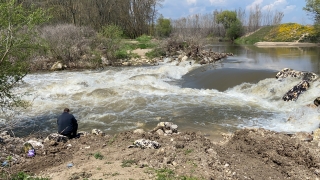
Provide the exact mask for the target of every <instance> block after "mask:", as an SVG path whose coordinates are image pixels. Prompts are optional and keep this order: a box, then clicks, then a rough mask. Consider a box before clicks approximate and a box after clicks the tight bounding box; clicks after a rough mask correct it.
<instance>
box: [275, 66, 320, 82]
mask: <svg viewBox="0 0 320 180" xmlns="http://www.w3.org/2000/svg"><path fill="white" fill-rule="evenodd" d="M287 77H295V78H300V79H302V80H306V81H314V80H316V79H317V78H318V75H317V74H315V73H313V72H303V71H296V70H293V69H290V68H284V69H282V70H281V71H279V72H278V73H277V74H276V78H277V79H283V78H287Z"/></svg>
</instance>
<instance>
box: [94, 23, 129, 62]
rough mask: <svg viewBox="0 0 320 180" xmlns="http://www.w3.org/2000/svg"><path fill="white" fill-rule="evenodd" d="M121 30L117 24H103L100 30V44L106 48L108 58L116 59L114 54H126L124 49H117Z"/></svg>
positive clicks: (121, 33)
mask: <svg viewBox="0 0 320 180" xmlns="http://www.w3.org/2000/svg"><path fill="white" fill-rule="evenodd" d="M123 34H124V33H123V30H122V28H121V27H120V26H117V25H107V26H103V27H102V30H101V32H100V35H101V36H102V37H101V39H102V42H101V44H103V45H104V47H105V49H106V52H105V53H106V56H107V58H108V59H113V60H114V59H116V56H127V53H126V51H125V52H124V51H119V48H120V43H121V37H122V36H123Z"/></svg>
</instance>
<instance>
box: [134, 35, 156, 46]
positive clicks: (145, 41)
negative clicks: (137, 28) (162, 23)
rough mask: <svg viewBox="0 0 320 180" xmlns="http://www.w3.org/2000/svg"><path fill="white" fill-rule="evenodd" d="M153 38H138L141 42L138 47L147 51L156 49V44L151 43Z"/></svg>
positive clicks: (144, 36) (145, 36)
mask: <svg viewBox="0 0 320 180" xmlns="http://www.w3.org/2000/svg"><path fill="white" fill-rule="evenodd" d="M151 39H152V38H151V36H147V35H142V36H140V37H137V38H136V40H137V41H138V42H139V44H138V47H139V48H140V49H147V48H153V47H155V44H154V43H152V42H151Z"/></svg>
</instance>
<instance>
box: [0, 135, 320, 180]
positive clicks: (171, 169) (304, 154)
mask: <svg viewBox="0 0 320 180" xmlns="http://www.w3.org/2000/svg"><path fill="white" fill-rule="evenodd" d="M223 137H224V140H222V141H219V142H218V141H211V140H209V139H208V138H206V137H205V136H203V135H202V134H199V133H195V132H180V133H178V134H172V135H167V136H164V135H159V134H157V133H154V134H151V133H147V132H142V131H141V130H140V131H127V132H122V133H119V134H117V135H115V136H110V135H102V136H100V135H93V134H90V135H87V136H82V137H80V138H78V139H71V140H68V141H67V142H65V143H63V142H57V143H50V142H46V143H44V144H43V147H42V148H41V147H38V148H37V149H36V152H37V153H36V156H35V157H32V158H26V157H25V156H26V155H23V154H20V155H21V156H24V161H22V162H21V163H20V164H16V165H12V167H11V168H9V167H6V168H3V167H2V170H6V171H8V172H11V173H14V172H19V171H24V172H27V173H29V174H35V175H36V176H38V177H39V176H42V177H48V178H50V179H52V180H60V179H85V178H87V179H182V178H184V179H281V180H283V179H317V178H319V177H320V176H319V175H320V165H319V164H320V159H319V156H318V154H319V146H318V143H319V141H318V140H312V138H311V139H310V137H312V135H311V134H308V133H296V134H290V135H288V134H284V133H277V132H273V131H268V130H264V129H242V130H238V131H236V132H235V133H234V134H223ZM29 138H30V137H29ZM141 138H143V139H147V140H151V141H156V142H158V143H159V144H160V146H161V147H160V148H158V149H149V148H146V149H140V148H128V146H130V145H132V143H133V142H134V141H135V140H138V139H141ZM27 139H28V138H26V139H24V140H27ZM39 140H41V139H39V138H38V139H37V141H39ZM15 142H17V141H15ZM16 145H17V144H14V143H12V144H10V146H16ZM8 146H9V145H8V144H4V146H2V147H8ZM11 150H13V149H12V148H11ZM7 151H10V148H7V149H6V152H7Z"/></svg>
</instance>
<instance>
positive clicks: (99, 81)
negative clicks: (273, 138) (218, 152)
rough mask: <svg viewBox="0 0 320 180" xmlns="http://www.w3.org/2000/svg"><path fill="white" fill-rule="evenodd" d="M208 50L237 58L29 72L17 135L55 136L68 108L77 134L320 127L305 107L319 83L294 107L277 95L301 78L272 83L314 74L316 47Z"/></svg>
mask: <svg viewBox="0 0 320 180" xmlns="http://www.w3.org/2000/svg"><path fill="white" fill-rule="evenodd" d="M207 48H211V49H212V50H213V51H216V52H232V53H234V56H231V57H228V58H226V59H223V60H222V61H220V62H216V63H215V64H210V65H202V66H201V65H197V64H194V63H193V61H192V60H190V61H191V62H192V64H191V65H190V63H189V61H188V62H185V63H180V64H179V65H178V66H177V62H175V61H173V62H169V60H170V59H165V60H164V62H160V63H159V65H157V66H144V67H108V68H105V69H104V70H99V71H89V70H87V71H77V72H70V71H61V72H48V73H36V74H29V75H28V76H26V77H25V79H24V81H25V83H24V84H23V85H22V86H20V87H19V88H17V89H16V92H17V93H26V95H25V96H24V100H27V101H29V102H30V103H31V104H32V105H31V106H30V107H29V108H27V109H21V110H19V113H16V114H15V116H14V117H13V118H14V119H16V120H19V121H20V122H24V123H23V124H21V127H19V128H17V129H16V133H18V134H21V135H23V134H28V133H31V132H33V131H39V130H40V131H43V132H48V133H51V132H56V131H57V127H56V119H57V116H59V115H60V114H61V113H62V111H63V109H64V108H65V107H69V108H70V110H71V113H73V114H74V116H75V117H76V119H77V120H78V123H79V130H83V131H91V129H93V128H98V129H101V130H103V131H104V132H106V133H109V134H114V133H117V132H121V131H125V130H134V129H137V128H142V129H145V130H151V129H152V128H154V127H155V126H156V124H157V123H159V122H160V121H170V122H173V123H175V124H177V125H178V126H179V129H180V130H183V131H186V130H192V131H197V132H202V133H204V134H206V135H208V136H211V137H214V136H215V135H217V134H220V133H221V132H233V131H235V130H236V129H238V128H244V127H262V128H266V129H270V130H274V131H281V132H290V133H291V132H297V131H307V132H311V131H312V130H314V129H315V128H317V127H318V126H319V122H320V119H319V112H320V111H319V110H318V109H315V108H309V107H307V106H306V105H307V104H312V103H313V100H314V99H315V98H316V97H318V96H319V95H320V88H319V85H320V83H319V81H316V82H314V83H312V84H311V88H310V89H309V90H308V91H306V92H305V93H304V94H302V95H301V96H300V97H299V99H298V100H297V101H293V102H284V101H283V100H282V99H281V98H282V96H283V95H284V94H285V93H286V92H287V91H288V90H289V89H290V88H292V87H293V86H294V85H296V84H298V83H299V82H300V80H299V79H295V78H287V79H283V80H278V79H276V78H275V75H276V73H277V72H278V71H279V70H281V69H282V68H285V67H287V68H292V69H295V70H300V71H312V72H315V73H317V74H318V73H319V67H320V66H319V61H320V60H319V53H318V52H319V48H318V47H314V48H310V47H309V48H297V47H292V48H289V47H287V48H280V47H276V48H257V47H254V46H235V45H226V44H217V45H210V46H207ZM289 117H292V119H293V120H291V121H287V120H288V118H289Z"/></svg>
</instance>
